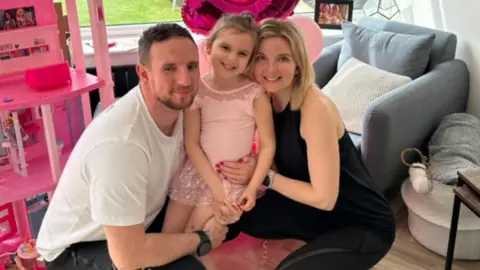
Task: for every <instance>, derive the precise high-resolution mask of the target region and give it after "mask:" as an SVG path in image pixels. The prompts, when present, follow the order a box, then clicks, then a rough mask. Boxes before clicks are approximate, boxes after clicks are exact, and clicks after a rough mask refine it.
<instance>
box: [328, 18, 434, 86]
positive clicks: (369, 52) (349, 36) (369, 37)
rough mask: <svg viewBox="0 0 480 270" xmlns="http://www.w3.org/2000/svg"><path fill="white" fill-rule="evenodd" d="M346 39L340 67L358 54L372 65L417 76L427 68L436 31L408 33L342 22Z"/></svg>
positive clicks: (341, 53) (363, 60)
mask: <svg viewBox="0 0 480 270" xmlns="http://www.w3.org/2000/svg"><path fill="white" fill-rule="evenodd" d="M342 31H343V33H344V42H343V44H342V49H341V52H340V56H339V59H338V63H337V68H338V69H339V68H340V67H341V66H342V65H343V64H344V63H345V62H346V61H347V60H348V59H350V58H351V57H355V58H357V59H358V60H360V61H362V62H365V63H367V64H369V65H372V66H375V67H377V68H379V69H383V70H386V71H389V72H392V73H396V74H399V75H404V76H408V77H410V78H411V79H416V78H418V77H420V76H421V75H423V74H424V73H425V71H426V69H427V65H428V61H429V58H430V52H431V50H432V45H433V40H434V39H435V35H434V34H429V35H408V34H400V33H393V32H388V31H374V30H370V29H367V28H363V27H361V26H358V25H356V24H353V23H351V22H345V23H344V24H343V25H342Z"/></svg>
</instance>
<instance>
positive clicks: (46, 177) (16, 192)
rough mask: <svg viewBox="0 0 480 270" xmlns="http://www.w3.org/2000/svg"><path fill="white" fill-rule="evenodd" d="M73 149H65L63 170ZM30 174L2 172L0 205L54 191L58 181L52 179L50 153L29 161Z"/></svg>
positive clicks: (61, 167)
mask: <svg viewBox="0 0 480 270" xmlns="http://www.w3.org/2000/svg"><path fill="white" fill-rule="evenodd" d="M70 153H71V150H69V149H64V151H63V153H62V155H61V156H60V157H59V158H60V170H61V171H63V168H64V167H65V164H66V162H67V160H68V157H69V156H70ZM27 164H28V167H27V170H28V176H27V177H23V176H21V175H19V174H17V173H15V172H13V170H8V171H3V172H0V205H3V204H6V203H9V202H14V201H18V200H22V199H25V198H28V197H33V196H35V195H38V194H42V193H46V192H50V191H53V190H54V189H55V186H56V185H57V183H56V182H55V181H54V180H53V179H52V173H51V169H50V162H49V158H48V155H46V156H43V157H40V158H37V159H33V160H29V161H27Z"/></svg>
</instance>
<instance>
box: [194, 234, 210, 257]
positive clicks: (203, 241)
mask: <svg viewBox="0 0 480 270" xmlns="http://www.w3.org/2000/svg"><path fill="white" fill-rule="evenodd" d="M194 233H196V234H197V235H198V236H199V237H200V244H199V245H198V247H197V255H198V256H199V257H202V256H205V255H206V254H204V250H203V248H202V247H204V246H206V245H208V246H210V247H211V246H212V242H211V241H210V236H209V235H208V233H207V232H205V231H194ZM207 253H208V252H207Z"/></svg>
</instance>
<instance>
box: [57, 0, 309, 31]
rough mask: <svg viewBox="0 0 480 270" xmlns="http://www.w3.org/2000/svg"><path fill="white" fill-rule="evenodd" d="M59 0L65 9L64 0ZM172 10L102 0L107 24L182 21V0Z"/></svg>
mask: <svg viewBox="0 0 480 270" xmlns="http://www.w3.org/2000/svg"><path fill="white" fill-rule="evenodd" d="M56 1H58V2H61V3H62V4H63V6H64V9H65V0H56ZM176 2H177V6H176V8H175V10H173V0H103V5H104V9H105V17H106V23H107V25H109V26H114V25H129V24H130V25H131V24H151V23H156V22H167V21H182V15H181V5H182V3H183V0H176ZM314 2H315V1H314V0H303V1H300V2H299V4H298V5H297V8H296V9H295V13H312V12H313V6H314V5H315V3H314ZM77 9H78V17H79V21H80V26H82V27H85V26H87V27H88V26H89V25H90V21H89V17H88V4H87V0H77Z"/></svg>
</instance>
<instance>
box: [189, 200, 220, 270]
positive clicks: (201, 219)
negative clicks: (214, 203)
mask: <svg viewBox="0 0 480 270" xmlns="http://www.w3.org/2000/svg"><path fill="white" fill-rule="evenodd" d="M211 218H213V209H212V207H211V206H200V207H197V208H195V210H193V213H192V215H191V217H190V220H189V221H188V223H187V228H186V231H187V232H193V231H199V230H203V226H204V225H205V223H207V221H208V220H210V219H211ZM197 258H198V260H199V261H201V262H202V263H203V265H204V266H205V268H206V269H207V270H215V269H216V265H215V262H214V261H213V260H212V258H211V257H210V256H209V255H207V256H203V257H197Z"/></svg>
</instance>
